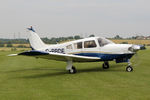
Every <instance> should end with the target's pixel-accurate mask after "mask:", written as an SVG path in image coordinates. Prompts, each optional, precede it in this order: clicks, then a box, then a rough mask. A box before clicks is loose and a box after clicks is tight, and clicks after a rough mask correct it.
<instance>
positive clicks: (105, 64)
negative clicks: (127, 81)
mask: <svg viewBox="0 0 150 100" xmlns="http://www.w3.org/2000/svg"><path fill="white" fill-rule="evenodd" d="M108 68H109V63H108V61H105V62H104V63H103V69H108Z"/></svg>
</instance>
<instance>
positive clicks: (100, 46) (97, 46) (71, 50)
mask: <svg viewBox="0 0 150 100" xmlns="http://www.w3.org/2000/svg"><path fill="white" fill-rule="evenodd" d="M131 46H132V44H115V43H113V42H112V41H110V40H108V39H105V38H102V37H91V38H85V39H80V40H75V41H70V42H66V43H62V44H56V45H47V47H45V48H41V49H40V51H46V52H54V53H63V54H73V55H80V56H88V57H99V58H101V61H105V60H106V61H108V60H109V61H111V60H118V59H119V60H120V59H123V58H124V59H125V60H127V59H130V58H131V57H132V56H133V55H134V53H133V52H131V51H130V50H129V48H130V47H131Z"/></svg>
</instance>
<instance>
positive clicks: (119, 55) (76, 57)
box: [9, 26, 140, 74]
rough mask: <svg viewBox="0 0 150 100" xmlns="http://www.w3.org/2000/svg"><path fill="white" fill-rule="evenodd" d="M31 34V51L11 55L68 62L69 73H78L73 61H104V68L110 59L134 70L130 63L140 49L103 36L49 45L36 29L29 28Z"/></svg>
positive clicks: (107, 66) (129, 70) (129, 69)
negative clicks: (126, 64) (116, 42)
mask: <svg viewBox="0 0 150 100" xmlns="http://www.w3.org/2000/svg"><path fill="white" fill-rule="evenodd" d="M27 29H28V31H29V33H30V36H29V42H30V45H31V48H32V50H31V51H25V52H22V53H19V54H10V55H9V56H16V55H24V56H33V57H36V58H44V59H50V60H57V61H65V62H67V66H66V70H68V71H69V73H71V74H73V73H76V72H77V71H76V68H75V67H74V66H73V62H99V61H103V62H104V63H103V65H102V67H103V69H108V68H109V61H115V62H116V63H122V62H126V63H128V66H127V67H126V71H127V72H131V71H133V68H132V66H131V63H130V59H131V57H132V56H133V55H134V54H135V53H136V52H137V51H138V50H140V46H139V45H133V44H115V43H113V42H112V41H110V40H108V39H106V38H103V37H90V38H85V39H80V40H74V41H70V42H66V43H62V44H55V45H48V44H45V43H43V41H42V40H41V39H40V37H39V36H38V35H37V33H36V32H35V30H34V29H33V28H32V26H31V27H30V28H27Z"/></svg>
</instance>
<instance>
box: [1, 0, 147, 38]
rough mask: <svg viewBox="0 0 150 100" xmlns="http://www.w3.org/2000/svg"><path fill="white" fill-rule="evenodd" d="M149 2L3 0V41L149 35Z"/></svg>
mask: <svg viewBox="0 0 150 100" xmlns="http://www.w3.org/2000/svg"><path fill="white" fill-rule="evenodd" d="M149 5H150V0H0V38H18V37H21V38H28V33H27V30H26V28H27V27H29V26H31V25H32V26H33V27H34V29H35V30H36V32H37V33H38V34H39V35H40V37H48V38H51V37H61V36H64V37H66V36H72V35H81V36H83V37H88V36H89V35H90V34H95V35H96V36H103V37H114V36H115V35H120V36H122V37H130V36H135V35H145V36H149V35H150V6H149Z"/></svg>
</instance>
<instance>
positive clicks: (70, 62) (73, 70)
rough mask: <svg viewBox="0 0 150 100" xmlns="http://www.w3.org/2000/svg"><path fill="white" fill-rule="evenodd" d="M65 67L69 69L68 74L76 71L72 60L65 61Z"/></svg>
mask: <svg viewBox="0 0 150 100" xmlns="http://www.w3.org/2000/svg"><path fill="white" fill-rule="evenodd" d="M66 69H67V70H68V71H69V73H70V74H75V73H76V72H77V70H76V68H75V67H74V66H73V65H72V61H68V62H67V67H66Z"/></svg>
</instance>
